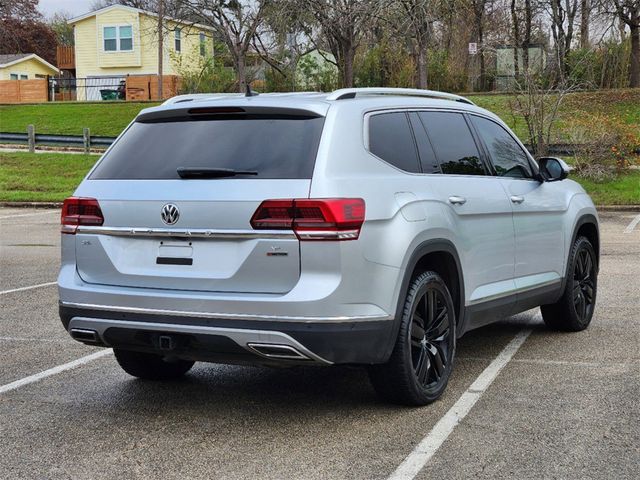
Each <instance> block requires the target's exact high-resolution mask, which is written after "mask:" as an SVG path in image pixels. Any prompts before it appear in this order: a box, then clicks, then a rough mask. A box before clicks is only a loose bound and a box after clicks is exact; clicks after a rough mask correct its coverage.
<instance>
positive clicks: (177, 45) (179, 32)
mask: <svg viewBox="0 0 640 480" xmlns="http://www.w3.org/2000/svg"><path fill="white" fill-rule="evenodd" d="M174 35H175V48H176V52H180V51H181V50H182V29H181V28H176V29H175V30H174Z"/></svg>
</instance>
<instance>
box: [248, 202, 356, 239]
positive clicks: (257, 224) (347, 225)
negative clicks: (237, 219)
mask: <svg viewBox="0 0 640 480" xmlns="http://www.w3.org/2000/svg"><path fill="white" fill-rule="evenodd" d="M364 214H365V203H364V200H363V199H361V198H320V199H307V198H301V199H291V200H265V201H263V202H262V203H261V204H260V206H259V207H258V209H257V210H256V212H255V213H254V214H253V217H251V226H252V227H253V228H254V229H255V230H293V231H294V232H295V234H296V235H297V237H298V238H299V239H300V240H356V239H357V238H358V237H359V235H360V229H361V228H362V224H363V223H364Z"/></svg>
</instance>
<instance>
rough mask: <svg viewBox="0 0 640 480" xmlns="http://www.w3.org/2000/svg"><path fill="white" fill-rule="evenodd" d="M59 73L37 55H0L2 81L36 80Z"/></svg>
mask: <svg viewBox="0 0 640 480" xmlns="http://www.w3.org/2000/svg"><path fill="white" fill-rule="evenodd" d="M57 73H58V69H57V68H56V67H54V66H53V65H51V64H50V63H49V62H47V61H46V60H43V59H42V58H40V57H39V56H38V55H36V54H35V53H16V54H12V55H0V80H35V79H36V78H47V76H53V75H56V74H57Z"/></svg>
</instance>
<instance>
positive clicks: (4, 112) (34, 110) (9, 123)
mask: <svg viewBox="0 0 640 480" xmlns="http://www.w3.org/2000/svg"><path fill="white" fill-rule="evenodd" d="M469 98H470V99H471V100H473V101H474V102H475V103H477V104H478V105H479V106H480V107H483V108H486V109H488V110H491V111H492V112H494V113H496V114H497V115H498V116H500V118H502V119H503V120H504V121H505V122H506V123H507V124H508V125H509V126H510V127H511V128H512V129H513V130H514V131H515V133H516V134H517V135H518V136H519V137H520V138H521V139H522V140H523V141H525V142H526V141H527V131H526V125H525V123H524V120H523V119H522V118H519V117H514V116H513V115H512V113H511V109H510V106H509V104H510V100H511V97H510V96H509V95H469ZM154 105H157V104H155V103H132V102H131V103H128V102H103V103H83V102H77V103H72V102H66V103H65V102H57V103H46V104H41V105H0V132H26V129H27V125H28V124H30V123H32V124H34V125H35V128H36V133H57V134H68V135H82V128H83V127H89V128H90V129H91V133H92V135H103V136H116V135H118V134H119V133H120V132H121V131H122V130H123V129H124V128H125V127H126V126H127V125H128V124H129V122H130V121H131V120H132V119H133V117H135V115H136V114H137V113H138V112H139V111H140V110H142V109H143V108H146V107H151V106H154ZM586 113H592V114H593V113H599V114H603V115H607V116H610V117H617V118H620V119H621V120H622V121H623V122H625V123H627V124H629V125H637V127H638V129H640V89H620V90H600V91H596V92H581V93H574V94H571V95H569V96H568V97H567V99H566V100H565V103H564V105H563V107H562V109H561V111H560V115H559V118H558V129H559V136H560V140H562V138H563V131H568V130H569V129H571V124H572V120H573V119H579V118H580V117H581V116H583V115H584V114H586Z"/></svg>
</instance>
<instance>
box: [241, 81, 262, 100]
mask: <svg viewBox="0 0 640 480" xmlns="http://www.w3.org/2000/svg"><path fill="white" fill-rule="evenodd" d="M258 95H260V94H259V93H258V92H254V91H253V90H251V85H249V84H248V83H247V91H246V92H245V94H244V96H245V97H257V96H258Z"/></svg>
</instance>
